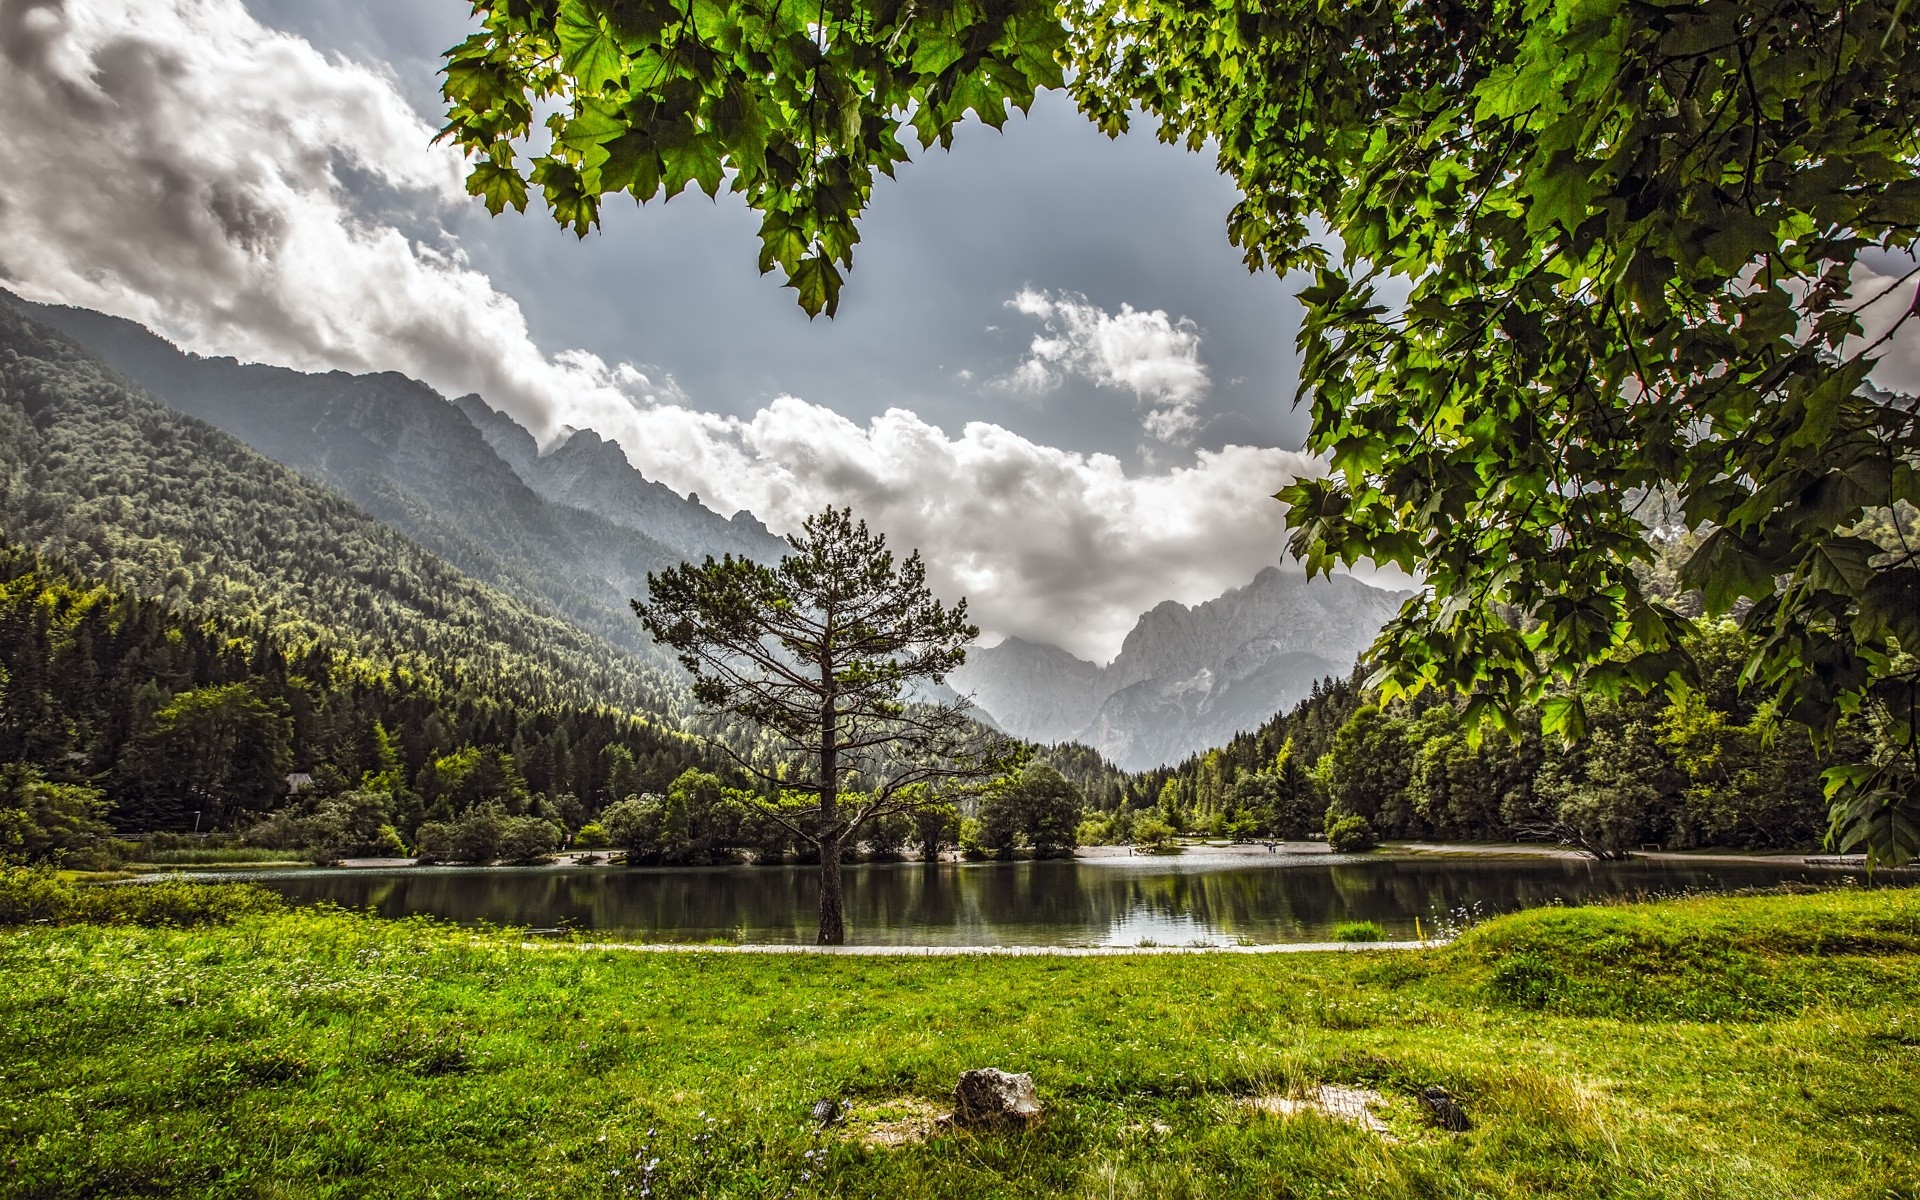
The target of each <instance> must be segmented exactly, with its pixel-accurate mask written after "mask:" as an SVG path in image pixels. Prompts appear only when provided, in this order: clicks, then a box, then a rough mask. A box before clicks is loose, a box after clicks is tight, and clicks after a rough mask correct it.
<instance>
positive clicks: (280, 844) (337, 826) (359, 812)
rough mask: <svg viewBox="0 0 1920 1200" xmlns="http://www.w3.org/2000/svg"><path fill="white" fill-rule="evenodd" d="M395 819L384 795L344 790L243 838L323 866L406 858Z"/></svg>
mask: <svg viewBox="0 0 1920 1200" xmlns="http://www.w3.org/2000/svg"><path fill="white" fill-rule="evenodd" d="M393 819H394V818H393V800H392V797H390V796H388V795H387V794H386V793H383V792H367V791H352V792H343V793H341V794H339V795H337V796H325V797H321V798H318V799H316V800H315V801H314V802H313V803H312V804H311V805H310V806H308V809H307V811H305V812H300V811H296V810H292V809H288V810H282V811H281V812H278V813H275V814H274V815H273V816H271V817H268V818H267V819H266V820H264V821H261V822H260V823H259V824H257V825H255V826H253V827H252V828H251V829H249V830H247V832H246V839H245V840H246V841H247V842H248V843H249V844H250V845H254V846H269V847H274V848H276V849H280V850H302V851H305V852H306V853H307V854H308V855H310V856H311V857H312V858H313V860H314V861H315V862H317V863H322V864H325V863H333V862H338V861H340V860H341V859H343V858H404V857H406V856H407V846H406V843H405V842H404V841H402V840H401V838H400V831H399V830H397V829H395V828H394V826H393ZM152 861H156V862H157V861H161V860H159V859H155V860H152Z"/></svg>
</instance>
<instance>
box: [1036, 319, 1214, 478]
mask: <svg viewBox="0 0 1920 1200" xmlns="http://www.w3.org/2000/svg"><path fill="white" fill-rule="evenodd" d="M1007 307H1008V308H1011V309H1013V310H1015V311H1016V312H1020V313H1022V314H1024V315H1026V316H1029V317H1033V318H1035V319H1036V320H1038V321H1040V322H1041V325H1042V332H1040V333H1038V334H1036V335H1034V339H1033V342H1032V344H1031V345H1029V346H1028V347H1027V354H1026V357H1025V358H1023V359H1021V360H1020V365H1019V366H1017V367H1015V368H1014V371H1013V374H1012V375H1011V376H1009V378H1008V382H1009V383H1010V384H1011V385H1012V386H1013V387H1015V388H1017V389H1019V390H1022V391H1028V392H1048V391H1052V390H1053V389H1054V388H1056V387H1058V386H1060V384H1061V382H1062V381H1063V380H1064V379H1066V378H1067V377H1068V376H1077V377H1078V378H1081V379H1085V380H1087V381H1088V382H1090V383H1093V384H1096V385H1099V386H1102V387H1115V388H1124V389H1126V390H1128V391H1131V392H1132V393H1133V394H1134V397H1135V399H1136V400H1137V401H1138V402H1139V403H1140V404H1141V405H1142V406H1144V407H1145V409H1146V415H1145V418H1144V424H1145V426H1146V430H1147V432H1148V433H1149V434H1151V435H1152V436H1153V437H1155V438H1157V439H1159V440H1160V441H1163V442H1168V443H1173V444H1177V445H1184V444H1186V443H1187V442H1189V441H1190V440H1192V437H1193V434H1194V431H1195V430H1197V429H1198V428H1199V427H1200V413H1199V406H1200V402H1201V401H1202V400H1203V399H1205V398H1206V394H1207V390H1208V388H1210V387H1211V386H1212V380H1210V379H1209V378H1208V377H1207V368H1206V367H1205V366H1204V365H1203V364H1202V363H1201V362H1200V330H1199V327H1198V326H1196V325H1195V324H1194V323H1193V322H1192V321H1189V320H1187V319H1186V318H1184V317H1182V318H1181V319H1179V320H1174V319H1173V318H1172V317H1169V316H1168V315H1167V314H1166V313H1165V312H1164V311H1162V310H1160V309H1154V310H1153V311H1152V312H1142V311H1140V310H1139V309H1136V308H1134V307H1133V306H1132V305H1131V304H1123V305H1121V307H1120V311H1119V312H1118V313H1110V312H1108V311H1107V310H1105V309H1103V308H1101V307H1100V306H1099V305H1096V304H1093V303H1091V302H1090V301H1088V299H1087V298H1086V297H1085V296H1082V295H1079V294H1077V293H1073V292H1062V293H1060V294H1059V295H1057V296H1056V295H1054V294H1053V293H1051V292H1045V291H1036V290H1034V289H1032V288H1024V289H1022V290H1021V291H1020V292H1019V294H1017V295H1015V296H1014V298H1013V299H1011V300H1009V301H1007Z"/></svg>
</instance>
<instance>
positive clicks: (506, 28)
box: [443, 0, 1066, 315]
mask: <svg viewBox="0 0 1920 1200" xmlns="http://www.w3.org/2000/svg"><path fill="white" fill-rule="evenodd" d="M474 9H475V12H476V13H478V14H480V16H481V18H482V22H483V27H482V29H481V31H480V32H478V33H476V34H474V35H473V36H472V37H470V38H468V39H467V40H466V41H465V42H462V43H461V44H460V45H459V46H457V47H455V48H454V49H453V50H451V51H449V52H448V55H447V66H446V71H445V79H446V82H445V92H446V98H447V102H448V106H449V111H448V123H447V127H446V130H445V131H444V134H443V136H446V137H449V138H451V139H452V140H453V141H454V142H455V143H456V144H458V145H459V146H461V147H462V148H463V149H464V150H466V151H467V152H468V154H469V155H470V156H472V157H473V158H474V160H475V163H474V166H473V169H472V172H471V174H470V176H469V178H468V181H467V190H468V191H469V192H471V193H472V194H473V195H475V196H479V197H482V198H483V199H484V200H485V201H486V204H487V207H488V209H489V210H490V211H492V212H493V213H494V214H495V215H498V214H499V213H500V212H501V211H502V210H503V209H505V208H506V207H507V206H508V205H511V206H513V207H514V208H515V209H518V210H521V211H524V210H525V209H526V206H527V200H528V195H529V192H528V189H529V188H530V187H537V188H539V189H540V191H541V193H542V196H543V198H544V200H545V201H546V204H547V207H548V208H549V209H551V210H552V212H553V215H554V217H555V218H556V219H557V220H559V221H560V223H561V224H563V225H566V226H569V227H571V228H572V229H573V230H574V231H575V232H576V233H579V234H580V235H582V236H585V234H586V232H587V231H588V230H589V229H591V228H593V226H595V225H596V224H598V222H599V220H600V202H601V199H602V198H603V197H605V196H607V195H610V194H612V193H615V192H625V193H627V194H629V195H631V196H633V197H634V198H635V199H636V200H640V201H642V202H644V201H647V200H650V199H652V198H653V197H655V196H664V197H666V198H669V199H670V198H672V197H673V196H676V195H678V194H679V193H680V192H682V191H684V190H685V189H686V188H687V186H688V185H689V184H691V185H693V186H695V187H698V188H699V189H700V190H701V191H703V192H705V193H706V194H707V195H709V196H713V195H715V194H717V193H718V192H719V190H720V187H721V185H722V184H723V183H725V184H726V185H727V186H728V188H729V189H730V190H732V191H734V192H737V193H739V194H740V195H741V196H743V197H744V198H745V200H746V202H747V204H748V205H749V206H750V207H752V208H753V209H755V210H756V211H758V212H759V213H760V214H761V224H760V244H761V249H760V269H761V270H762V271H763V272H765V271H771V270H773V269H775V268H776V267H777V268H778V269H779V270H780V271H781V272H782V273H783V274H784V275H785V276H786V279H787V285H788V286H789V287H792V288H794V289H795V290H796V291H797V292H798V293H799V299H800V304H801V306H802V307H803V308H805V309H806V310H807V312H808V313H809V314H815V315H817V314H819V313H821V312H825V313H827V314H829V315H831V314H832V313H833V312H834V310H835V308H836V307H837V305H838V303H839V295H840V283H841V268H843V267H845V266H848V265H850V264H851V263H852V262H853V247H854V244H855V243H856V242H858V241H859V240H860V235H859V232H858V231H857V229H856V228H855V224H854V222H855V219H856V218H857V217H858V216H859V215H860V213H861V212H862V211H863V210H864V209H865V208H866V205H867V199H868V197H869V196H870V195H871V194H872V192H873V181H874V176H875V173H876V172H880V173H884V174H887V175H892V174H893V169H894V167H895V166H896V165H897V164H899V163H902V162H905V161H907V158H908V152H907V149H906V146H905V145H904V144H903V142H902V137H903V134H904V133H905V131H906V128H907V127H908V126H911V127H912V136H913V138H914V140H915V141H917V142H918V143H919V145H920V146H921V147H922V148H925V147H928V146H931V145H933V144H934V143H936V142H938V143H939V144H941V145H942V146H945V145H948V144H950V143H951V141H952V138H953V130H954V127H955V126H956V125H957V124H958V123H959V122H960V121H961V119H962V118H963V117H965V116H966V114H967V113H969V112H971V113H973V114H975V115H976V116H978V117H979V118H980V119H981V120H983V121H985V122H986V123H988V124H989V125H993V126H995V127H996V128H997V127H998V126H1000V125H1001V124H1003V123H1004V122H1005V121H1006V117H1007V106H1008V105H1009V104H1011V105H1013V106H1015V107H1018V108H1019V109H1021V110H1022V111H1025V110H1026V108H1027V106H1028V105H1029V104H1031V103H1032V101H1033V97H1034V94H1035V92H1036V91H1037V90H1038V89H1040V88H1043V87H1046V88H1051V87H1059V86H1060V85H1061V82H1062V75H1061V67H1060V59H1059V51H1060V50H1061V49H1062V48H1063V47H1064V45H1065V43H1066V33H1065V31H1064V30H1063V29H1062V28H1061V27H1060V23H1059V21H1058V20H1057V19H1056V18H1055V16H1054V10H1053V5H1052V4H1051V3H1046V2H1043V0H985V2H984V3H976V2H974V0H877V2H867V0H831V2H827V0H820V2H817V3H787V2H786V0H735V2H731V3H721V2H717V0H600V2H596V0H484V2H482V3H479V4H476V5H475V6H474ZM547 101H554V102H557V103H558V105H559V108H558V111H556V112H554V114H553V115H552V116H551V117H549V118H548V119H547V121H546V128H547V131H548V132H549V133H550V134H551V135H552V140H551V143H550V144H549V145H548V146H547V147H546V149H545V151H544V152H542V153H531V154H529V153H527V152H526V147H525V144H524V143H525V141H526V139H527V138H528V137H529V135H530V134H532V132H533V122H534V118H535V111H536V108H538V107H540V106H541V105H542V102H547Z"/></svg>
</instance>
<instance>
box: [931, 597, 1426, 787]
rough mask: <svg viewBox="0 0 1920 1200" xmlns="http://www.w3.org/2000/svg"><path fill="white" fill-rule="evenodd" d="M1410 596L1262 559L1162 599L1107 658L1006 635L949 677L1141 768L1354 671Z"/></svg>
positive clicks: (1047, 728) (1046, 738)
mask: <svg viewBox="0 0 1920 1200" xmlns="http://www.w3.org/2000/svg"><path fill="white" fill-rule="evenodd" d="M1403 598H1404V597H1403V596H1402V595H1400V594H1397V593H1393V592H1387V591H1382V590H1381V589H1379V588H1374V587H1370V586H1369V585H1367V584H1364V583H1362V582H1360V581H1359V580H1357V579H1354V578H1352V577H1350V576H1336V577H1334V578H1332V579H1312V580H1309V579H1308V578H1307V576H1306V574H1305V573H1304V572H1302V571H1300V570H1297V569H1292V570H1289V569H1286V568H1282V567H1268V568H1266V569H1264V570H1262V571H1261V572H1260V573H1259V574H1258V575H1256V576H1255V577H1254V578H1253V579H1252V580H1251V581H1250V582H1248V583H1247V584H1245V585H1243V586H1241V587H1237V588H1234V589H1231V590H1230V591H1228V592H1226V593H1224V594H1222V595H1221V596H1219V597H1216V598H1215V599H1212V600H1208V601H1205V602H1203V603H1200V604H1196V605H1193V606H1191V607H1189V606H1187V605H1184V604H1180V603H1178V602H1176V601H1172V600H1168V601H1164V602H1162V603H1160V604H1158V605H1155V606H1154V607H1153V608H1152V609H1151V610H1150V611H1148V612H1146V613H1144V614H1142V615H1141V617H1140V620H1139V622H1138V623H1136V624H1135V625H1134V627H1133V629H1132V630H1131V631H1130V632H1129V633H1128V634H1127V637H1126V640H1125V641H1124V642H1123V643H1122V645H1121V650H1120V654H1119V656H1118V657H1116V658H1115V659H1114V660H1113V662H1112V663H1110V664H1108V665H1107V666H1105V667H1101V666H1097V665H1095V664H1093V663H1090V662H1086V661H1085V660H1083V659H1080V658H1077V657H1075V656H1074V655H1072V654H1070V653H1068V652H1067V651H1065V650H1062V649H1061V648H1060V647H1058V646H1049V645H1042V644H1038V643H1033V642H1028V641H1024V640H1022V639H1020V638H1012V637H1010V638H1008V639H1006V640H1005V641H1004V642H1002V643H1000V644H999V645H997V646H994V647H991V648H989V649H986V650H980V651H975V652H973V653H972V654H970V655H969V656H968V659H967V663H966V665H965V666H963V667H962V668H961V669H960V670H959V671H957V672H955V674H954V676H953V683H954V686H955V688H957V689H958V690H959V691H961V692H963V693H970V694H972V695H973V696H974V697H975V699H976V701H977V702H978V703H979V704H980V706H981V707H982V708H984V709H986V710H987V711H988V712H990V713H992V714H993V715H994V717H995V718H997V719H998V720H999V721H1000V723H1001V724H1002V725H1003V726H1004V727H1005V728H1006V729H1007V730H1008V731H1009V732H1012V733H1015V734H1018V735H1020V736H1022V737H1027V738H1031V739H1033V740H1035V741H1043V742H1058V741H1080V742H1085V743H1087V744H1088V745H1091V746H1093V747H1095V748H1096V749H1098V750H1100V751H1101V752H1102V753H1103V754H1106V755H1107V757H1108V758H1109V759H1111V760H1112V761H1114V762H1115V763H1117V764H1119V765H1120V766H1122V767H1125V768H1128V769H1130V770H1144V769H1146V768H1150V767H1154V766H1158V765H1160V764H1162V763H1166V762H1173V761H1177V760H1178V759H1180V758H1183V757H1185V756H1186V755H1188V754H1192V753H1195V752H1197V751H1200V750H1204V749H1207V748H1209V747H1212V746H1217V745H1221V744H1223V743H1225V742H1226V741H1228V740H1229V739H1231V738H1232V737H1233V735H1234V734H1236V733H1239V732H1241V731H1243V730H1247V729H1253V728H1256V727H1257V726H1258V725H1259V724H1260V723H1261V722H1263V721H1265V720H1266V719H1267V718H1268V717H1271V716H1272V715H1273V714H1274V713H1276V712H1279V711H1281V710H1282V709H1285V708H1287V707H1289V706H1290V705H1292V704H1293V703H1294V702H1296V701H1298V700H1300V699H1302V698H1304V697H1305V696H1306V695H1307V693H1308V692H1309V691H1310V690H1311V689H1312V686H1313V684H1314V682H1315V681H1317V680H1319V679H1321V678H1324V677H1325V676H1328V675H1345V674H1347V673H1348V672H1349V671H1351V670H1352V668H1353V664H1354V661H1355V659H1356V658H1357V657H1358V656H1359V654H1360V652H1361V651H1362V650H1364V649H1365V648H1366V647H1367V646H1368V645H1369V644H1370V643H1371V642H1372V641H1373V639H1374V637H1375V636H1377V635H1378V633H1379V631H1380V627H1381V626H1382V625H1384V624H1385V623H1386V621H1387V619H1388V618H1389V617H1391V616H1392V615H1393V613H1394V611H1395V610H1396V609H1397V608H1398V607H1399V604H1400V602H1401V600H1402V599H1403Z"/></svg>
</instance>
